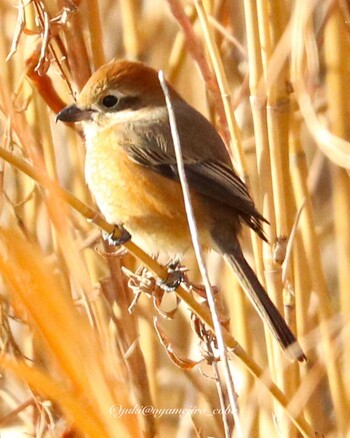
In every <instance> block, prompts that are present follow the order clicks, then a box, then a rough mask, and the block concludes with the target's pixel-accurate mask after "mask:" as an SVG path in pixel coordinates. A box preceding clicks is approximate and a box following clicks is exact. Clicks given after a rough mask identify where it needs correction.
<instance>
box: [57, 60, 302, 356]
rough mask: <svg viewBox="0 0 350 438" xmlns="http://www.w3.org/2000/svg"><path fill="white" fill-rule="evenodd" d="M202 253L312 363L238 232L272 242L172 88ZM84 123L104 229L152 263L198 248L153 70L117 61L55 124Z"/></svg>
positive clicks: (212, 134)
mask: <svg viewBox="0 0 350 438" xmlns="http://www.w3.org/2000/svg"><path fill="white" fill-rule="evenodd" d="M167 86H168V89H169V93H170V99H171V102H172V107H173V110H174V113H175V119H176V125H177V130H178V134H179V139H180V143H181V148H182V155H183V161H184V170H185V174H186V177H187V181H188V184H189V187H190V196H191V202H192V206H193V211H194V217H195V220H196V224H197V228H198V234H199V239H200V243H201V246H202V247H203V248H205V249H206V248H208V249H214V250H215V251H217V252H218V253H219V254H221V256H222V257H223V258H224V259H225V261H227V263H228V264H229V265H230V266H231V268H232V270H233V271H234V272H235V274H236V276H237V279H238V281H239V283H240V284H241V286H242V289H243V290H244V292H245V293H246V295H247V297H248V298H249V299H250V301H251V303H252V304H253V306H254V307H255V309H256V310H257V312H258V314H259V315H260V317H261V319H262V320H263V321H264V322H265V323H266V324H267V326H268V327H269V329H270V330H271V332H272V334H273V335H274V337H275V338H276V340H277V341H278V343H279V344H280V346H281V347H282V349H283V350H284V351H286V352H287V354H288V355H289V356H290V357H291V358H292V359H293V360H296V359H297V360H299V361H303V360H305V359H306V356H305V354H304V352H303V350H302V349H301V347H300V345H299V343H298V342H297V340H296V338H295V336H294V334H293V333H292V331H291V330H290V328H289V327H288V325H287V323H286V322H285V320H284V319H283V317H282V316H281V314H280V312H279V311H278V309H277V308H276V306H275V305H274V304H273V302H272V301H271V299H270V298H269V296H268V294H267V292H266V291H265V289H264V287H263V286H262V284H261V283H260V281H259V280H258V278H257V276H256V275H255V273H254V271H253V269H252V268H251V267H250V265H249V264H248V262H247V260H246V259H245V256H244V254H243V251H242V248H241V245H240V242H239V238H238V235H239V232H240V230H241V227H242V224H246V225H247V226H248V227H250V228H251V229H252V230H254V231H255V232H256V233H257V234H258V235H259V236H260V237H261V238H262V239H263V240H266V237H265V234H264V231H263V226H262V223H263V222H265V219H264V217H263V216H262V215H261V214H260V213H259V212H258V210H257V209H256V207H255V205H254V202H253V200H252V198H251V196H250V195H249V193H248V190H247V187H246V185H245V183H244V182H243V181H242V180H241V179H240V178H239V177H238V175H237V174H236V172H235V171H234V169H233V165H232V162H231V159H230V156H229V154H228V152H227V149H226V146H225V144H224V142H223V140H222V138H221V136H220V135H219V133H218V132H217V131H216V129H215V128H214V126H213V125H212V124H211V123H210V122H209V121H208V120H207V119H206V118H205V117H204V116H203V115H202V114H201V113H200V112H198V111H197V110H196V109H195V108H193V107H192V106H191V105H190V104H188V103H187V102H186V101H185V100H184V99H183V98H182V97H181V96H180V94H179V93H178V92H177V91H176V90H175V89H174V88H173V87H172V86H171V85H170V84H167ZM56 119H57V120H59V121H62V122H70V123H77V122H82V124H83V131H84V135H85V146H86V155H85V179H86V182H87V185H88V187H89V189H90V191H91V193H92V195H93V196H94V198H95V200H96V203H97V206H98V208H99V209H100V211H101V213H102V214H103V216H104V217H105V219H106V220H107V221H108V222H109V223H111V224H115V225H116V226H119V227H120V228H121V229H123V230H124V231H125V233H124V236H126V238H128V237H129V236H131V237H132V239H133V241H134V242H135V243H136V244H137V245H139V246H140V247H141V248H142V249H144V250H145V251H146V252H147V253H149V254H155V253H159V251H164V252H165V253H166V254H168V255H180V256H181V255H183V254H185V253H186V252H187V251H189V250H190V249H191V248H192V241H191V236H190V232H189V227H188V222H187V216H186V211H185V207H184V201H183V195H182V188H181V184H180V181H179V173H178V167H177V161H176V156H175V150H174V145H173V140H172V134H171V129H170V124H169V116H168V110H167V106H166V103H165V97H164V94H163V91H162V88H161V85H160V82H159V79H158V73H157V71H156V70H155V69H153V68H151V67H149V66H147V65H145V64H143V63H141V62H137V61H129V60H124V59H122V60H113V61H111V62H109V63H107V64H105V65H103V66H101V67H100V68H98V69H97V70H96V71H95V72H94V73H93V74H92V76H91V77H90V78H89V79H88V81H87V83H86V84H85V86H84V87H83V89H82V90H81V92H80V94H79V96H78V98H77V100H76V102H75V103H74V104H72V105H70V106H67V107H65V108H64V109H63V110H61V111H60V112H59V113H58V114H57V117H56Z"/></svg>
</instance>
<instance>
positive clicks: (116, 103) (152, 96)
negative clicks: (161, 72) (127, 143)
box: [57, 60, 182, 127]
mask: <svg viewBox="0 0 350 438" xmlns="http://www.w3.org/2000/svg"><path fill="white" fill-rule="evenodd" d="M169 90H170V94H171V96H172V98H173V99H174V100H177V99H180V100H182V99H181V97H180V96H179V95H178V93H176V91H175V90H174V89H173V88H171V87H170V86H169ZM164 107H165V98H164V95H163V92H162V89H161V86H160V83H159V80H158V74H157V72H156V71H155V70H154V69H152V68H150V67H147V66H145V65H144V64H142V63H140V62H132V61H125V60H121V61H112V62H110V63H108V64H106V65H104V66H102V67H100V68H99V69H98V70H97V71H96V72H95V73H94V74H93V75H92V76H91V77H90V79H89V80H88V81H87V83H86V84H85V86H84V88H83V89H82V91H81V93H80V95H79V97H78V99H77V102H76V103H75V104H73V105H70V106H68V107H66V108H64V109H63V110H62V111H61V112H59V113H58V114H57V120H61V121H63V122H73V123H75V122H90V123H92V124H94V125H95V124H96V125H98V126H100V127H106V126H109V125H112V124H116V123H125V122H126V123H128V122H133V121H136V120H140V119H142V118H145V117H146V118H147V117H156V113H157V111H158V110H159V108H164Z"/></svg>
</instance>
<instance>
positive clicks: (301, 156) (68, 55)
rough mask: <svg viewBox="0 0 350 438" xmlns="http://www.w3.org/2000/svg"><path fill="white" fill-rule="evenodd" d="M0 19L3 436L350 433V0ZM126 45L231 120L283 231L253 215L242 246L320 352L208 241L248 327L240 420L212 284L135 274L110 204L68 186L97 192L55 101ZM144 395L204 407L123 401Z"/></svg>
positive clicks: (249, 174) (217, 2) (229, 303)
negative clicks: (252, 301) (271, 311)
mask: <svg viewBox="0 0 350 438" xmlns="http://www.w3.org/2000/svg"><path fill="white" fill-rule="evenodd" d="M0 19H1V31H0V39H1V41H0V115H1V118H0V120H1V121H0V132H1V149H0V156H1V157H2V158H4V159H5V160H1V162H0V169H1V170H0V184H1V195H0V196H1V211H0V224H1V225H0V272H1V278H2V279H1V301H0V303H1V314H0V315H1V316H0V318H1V325H0V328H1V368H2V374H1V390H0V391H1V402H0V427H1V429H0V430H1V432H0V434H1V437H21V436H38V437H41V436H45V437H46V436H53V437H58V436H62V437H75V436H88V437H116V436H123V437H127V436H133V437H136V436H154V435H155V434H158V436H181V437H185V436H203V437H205V436H215V437H219V436H225V434H226V436H230V435H231V433H232V434H233V436H235V437H260V436H261V437H266V436H271V437H272V436H280V437H297V436H300V435H303V436H307V437H311V436H316V435H315V433H316V432H315V431H317V433H318V434H323V435H324V436H327V437H340V436H342V437H345V436H350V426H349V412H350V382H349V371H348V370H349V369H350V342H349V315H350V226H349V220H350V184H349V175H348V172H347V169H348V168H349V167H350V158H349V157H350V144H349V143H348V141H347V140H348V138H349V130H348V119H349V102H350V99H349V97H350V86H349V83H350V68H349V67H350V56H349V55H350V27H349V26H350V25H349V23H350V5H349V3H348V2H347V0H324V1H317V0H308V1H305V0H296V1H289V0H273V1H272V0H240V1H227V0H211V1H210V0H208V1H203V3H202V2H201V1H194V2H192V1H190V0H189V1H186V2H185V1H182V2H181V1H180V0H172V1H171V0H168V1H167V0H144V1H142V0H120V1H119V2H115V1H110V0H101V1H100V2H97V1H96V0H86V1H82V2H79V1H78V0H76V2H75V5H74V4H73V2H71V1H68V0H66V1H63V0H59V1H57V2H53V1H39V0H33V1H31V2H29V1H18V2H16V3H15V4H14V3H13V2H10V1H6V0H1V1H0ZM10 53H11V55H12V56H10V57H9V60H8V62H6V58H7V57H8V55H9V54H10ZM113 58H129V59H139V60H142V61H144V62H146V63H147V64H149V65H151V66H153V67H155V68H157V69H159V68H161V69H163V70H164V71H165V74H166V76H167V78H168V79H169V80H170V81H171V82H172V84H173V85H174V86H175V88H177V90H178V91H180V92H181V93H182V94H183V96H184V97H185V98H186V99H187V100H188V101H189V102H191V103H192V104H193V105H194V106H195V107H196V108H197V109H199V110H200V111H201V112H203V113H205V114H206V115H207V116H208V117H209V118H210V119H211V120H212V121H213V123H214V124H216V126H217V128H218V129H219V130H220V132H221V134H222V135H223V137H224V138H225V139H226V140H227V144H228V147H229V148H230V151H231V153H232V157H233V161H234V164H235V166H236V169H237V170H238V172H239V173H240V175H241V176H242V177H244V178H245V179H246V181H247V182H248V183H249V185H250V186H251V191H252V194H253V196H254V199H255V200H256V203H257V205H258V206H259V208H260V210H261V211H262V212H263V214H264V215H265V216H266V217H267V218H268V219H269V221H270V224H271V226H270V227H267V228H266V232H267V234H268V236H269V239H270V242H272V245H271V246H268V245H264V246H262V244H261V242H258V241H257V239H256V238H255V237H254V236H250V235H249V233H248V232H247V231H245V232H244V233H243V234H244V236H243V237H244V239H243V242H244V248H245V251H246V253H247V257H249V259H250V261H251V263H254V261H255V266H256V270H257V272H258V274H259V276H260V278H261V279H262V281H264V282H265V284H266V287H267V289H268V291H269V293H270V294H271V296H272V297H273V299H274V300H275V302H276V303H277V305H278V306H279V308H280V309H281V311H284V315H285V317H286V319H287V321H288V323H289V324H290V326H292V327H293V329H294V331H295V332H296V333H297V334H298V338H299V339H300V342H301V344H302V345H303V348H304V349H305V352H306V354H307V356H308V362H307V363H303V364H291V363H289V362H288V360H287V359H286V358H285V356H284V355H283V353H281V352H280V351H279V349H278V347H276V345H275V343H274V341H273V340H271V339H270V335H269V334H268V333H266V334H264V329H263V326H262V324H261V322H260V321H259V320H258V318H257V316H256V314H255V312H254V311H253V310H252V308H251V306H250V305H249V304H248V303H246V301H245V298H244V297H243V296H242V293H241V291H240V290H239V288H238V287H237V285H236V283H235V279H234V278H233V277H232V276H231V274H230V273H229V272H228V271H227V270H226V268H225V267H224V266H223V263H222V261H221V260H219V259H218V257H217V256H216V255H215V254H209V255H208V256H207V265H208V269H209V271H210V276H211V280H212V283H213V284H216V285H218V286H219V287H220V292H219V293H218V294H217V304H218V307H219V313H220V315H221V317H222V319H223V320H224V321H225V322H226V327H227V320H228V319H230V331H231V334H232V335H233V336H234V338H235V339H236V340H237V341H238V343H239V344H240V347H237V346H236V349H235V350H234V351H233V352H232V351H231V350H232V349H229V350H230V351H229V357H230V366H231V371H232V378H233V382H234V386H235V390H236V392H237V394H238V396H239V397H238V405H239V413H238V414H237V415H236V427H233V421H232V415H231V414H230V412H229V413H228V414H227V415H220V414H218V413H217V414H215V413H213V412H214V411H213V410H214V409H217V408H220V406H221V407H224V408H225V407H227V406H228V401H227V400H228V398H227V391H226V389H225V382H224V378H223V375H222V370H221V366H220V364H218V363H217V362H216V360H215V357H217V351H216V350H215V345H214V342H213V338H212V336H211V335H210V331H207V330H204V326H203V325H201V323H200V320H201V319H204V320H207V319H208V311H207V307H206V303H205V302H204V300H203V298H199V295H198V292H194V295H193V297H192V295H190V294H189V293H188V292H186V291H185V290H180V291H179V296H181V297H182V298H183V300H181V302H180V300H176V298H175V294H169V295H168V296H165V297H162V294H161V293H160V291H159V290H155V288H154V282H153V281H152V279H151V278H150V275H148V276H147V274H145V273H143V274H142V276H141V277H140V271H138V274H139V275H138V276H132V274H131V273H130V271H131V272H136V269H138V265H139V262H136V259H135V257H133V256H132V255H130V254H125V253H123V252H121V251H118V253H117V254H112V253H113V251H114V250H113V249H111V248H109V247H108V246H106V244H103V243H102V242H101V239H100V231H99V229H98V227H97V226H96V223H98V224H99V225H100V226H101V227H102V228H104V229H106V230H109V229H110V227H109V226H108V225H107V224H105V223H104V222H103V220H102V219H101V218H97V216H95V213H93V212H91V210H89V209H88V207H87V206H84V205H82V204H81V203H80V204H79V202H78V201H77V200H76V199H74V198H72V197H71V196H69V195H67V194H62V190H61V189H60V188H59V186H61V187H63V188H66V189H67V190H69V191H70V192H71V193H73V194H74V195H75V196H76V197H77V198H79V199H80V200H81V201H83V202H84V203H85V204H87V205H88V206H90V208H94V204H93V200H92V199H91V197H90V195H89V193H88V190H87V188H86V185H85V183H84V176H83V163H84V147H83V141H82V138H81V135H80V134H79V132H77V131H74V130H73V129H72V128H71V127H65V126H63V125H62V124H59V125H56V124H55V113H57V112H58V111H59V110H60V109H61V108H62V107H63V106H64V105H65V104H68V103H71V102H72V101H73V98H74V95H75V93H77V92H78V91H79V90H80V89H81V88H82V86H83V85H84V83H85V82H86V80H87V79H88V77H89V76H90V74H91V72H92V71H94V70H95V69H96V68H97V67H98V66H100V65H101V64H103V63H104V62H106V61H108V60H110V59H113ZM72 93H73V95H72ZM6 151H7V154H6ZM8 152H10V154H9V153H8ZM28 165H30V166H31V167H29V166H28ZM18 168H20V169H21V170H19V169H18ZM24 172H26V173H29V176H26V175H25V174H24ZM35 179H36V180H37V182H36V181H35ZM52 181H56V182H52ZM38 182H39V183H40V184H39V183H38ZM69 204H70V205H69ZM72 206H73V207H74V208H73V209H72V208H71V207H72ZM86 217H88V218H90V220H86ZM174 226H176V224H174ZM129 250H130V252H133V253H134V254H136V257H137V258H138V259H139V260H141V261H143V262H144V263H146V264H149V265H151V266H149V267H150V269H151V270H153V271H155V272H157V273H158V274H160V275H162V274H163V273H164V269H162V268H161V267H159V266H157V265H156V263H155V262H154V261H152V260H149V259H147V258H146V257H145V256H144V255H143V254H142V253H140V252H139V251H138V249H137V248H135V247H133V246H132V244H131V245H129ZM185 262H186V266H187V267H188V268H189V269H190V271H189V274H188V275H189V277H190V279H191V280H192V281H196V282H198V283H200V282H201V279H200V277H199V275H198V273H197V271H196V268H195V266H196V264H195V263H194V261H193V260H190V259H188V260H186V261H185ZM122 267H125V268H127V269H128V270H129V271H128V272H129V274H125V273H123V272H122ZM145 276H147V278H148V282H146V280H145ZM140 278H141V279H143V280H144V283H145V282H146V283H147V284H144V285H141V284H140ZM128 283H129V285H130V284H131V285H132V286H133V288H128ZM141 286H142V287H141ZM140 287H141V289H142V293H141V294H138V292H140ZM135 296H137V297H138V301H137V303H136V304H135V306H134V307H133V311H132V313H131V314H130V312H129V310H128V308H129V306H130V304H131V302H132V300H133V299H134V297H135ZM162 298H163V300H162ZM164 301H167V303H165V302H164ZM189 307H192V310H194V311H195V313H196V314H197V316H196V317H194V316H193V314H191V312H190V310H189ZM155 316H157V324H156V326H157V330H158V334H157V331H156V330H155V323H154V317H155ZM265 339H266V342H265ZM225 340H226V343H227V345H228V346H229V347H233V346H235V341H234V339H233V338H232V337H230V335H229V334H228V333H227V332H225ZM242 347H243V348H242ZM234 353H236V354H234ZM271 379H272V380H273V382H275V386H273V385H271ZM276 385H277V386H276ZM281 391H282V392H281ZM220 398H221V402H220ZM141 406H145V407H146V406H151V407H153V408H154V409H167V408H168V409H189V410H190V408H195V409H197V410H199V409H204V410H205V413H201V412H199V411H197V412H195V411H194V409H192V415H191V412H187V415H179V412H170V411H168V412H163V414H161V412H158V415H153V414H154V412H153V414H150V415H146V413H145V412H143V413H140V414H138V415H137V414H135V415H131V414H126V413H124V414H123V415H118V413H119V412H120V409H121V407H123V408H124V409H127V408H130V409H133V408H140V407H141ZM183 413H185V412H184V411H183ZM157 417H159V418H157ZM223 424H225V427H224V426H223ZM318 436H320V435H318Z"/></svg>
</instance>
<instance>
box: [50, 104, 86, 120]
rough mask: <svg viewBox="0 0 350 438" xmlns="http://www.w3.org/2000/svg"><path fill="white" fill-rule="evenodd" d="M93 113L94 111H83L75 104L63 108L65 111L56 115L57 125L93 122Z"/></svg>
mask: <svg viewBox="0 0 350 438" xmlns="http://www.w3.org/2000/svg"><path fill="white" fill-rule="evenodd" d="M92 112H93V111H92V110H89V109H82V108H79V107H78V106H77V105H75V104H73V105H70V106H67V107H66V108H63V110H62V111H60V112H59V113H58V114H57V115H56V123H57V122H58V121H61V122H68V123H76V122H83V121H86V120H91V115H92Z"/></svg>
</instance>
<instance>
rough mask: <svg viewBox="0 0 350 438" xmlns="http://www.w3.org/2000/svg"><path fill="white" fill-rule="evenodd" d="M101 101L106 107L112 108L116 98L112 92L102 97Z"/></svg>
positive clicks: (116, 101) (116, 100)
mask: <svg viewBox="0 0 350 438" xmlns="http://www.w3.org/2000/svg"><path fill="white" fill-rule="evenodd" d="M101 103H102V105H103V106H105V107H106V108H113V107H114V106H115V105H116V104H117V103H118V98H117V97H116V96H113V94H108V95H107V96H105V97H104V98H103V99H102V101H101Z"/></svg>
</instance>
